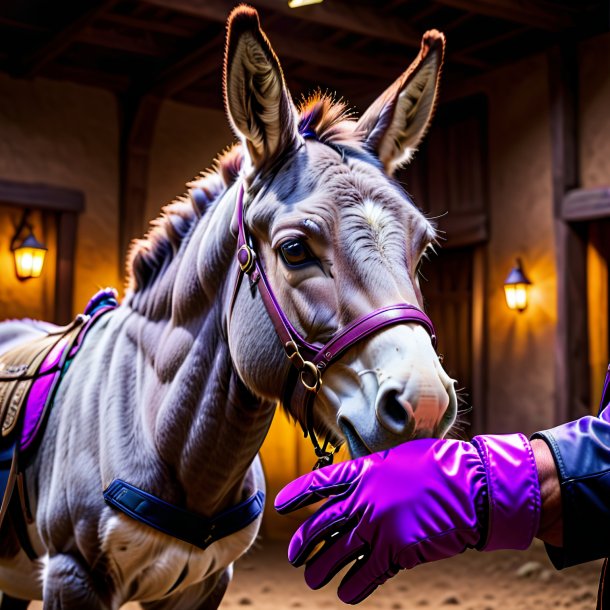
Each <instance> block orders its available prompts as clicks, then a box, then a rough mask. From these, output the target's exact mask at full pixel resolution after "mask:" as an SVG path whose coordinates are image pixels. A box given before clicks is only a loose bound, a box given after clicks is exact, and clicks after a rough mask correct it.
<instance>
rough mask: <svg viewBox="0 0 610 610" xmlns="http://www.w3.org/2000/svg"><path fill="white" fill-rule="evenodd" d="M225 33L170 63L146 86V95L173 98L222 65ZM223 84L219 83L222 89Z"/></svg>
mask: <svg viewBox="0 0 610 610" xmlns="http://www.w3.org/2000/svg"><path fill="white" fill-rule="evenodd" d="M223 50H224V33H221V34H218V35H216V36H214V37H213V38H212V39H211V40H209V41H207V43H206V44H204V45H202V46H200V47H198V48H197V49H195V50H194V51H191V52H189V53H186V54H184V55H183V56H182V57H180V58H178V59H176V60H175V61H173V62H170V65H169V66H168V67H167V68H165V70H162V71H161V72H159V74H157V75H156V76H155V77H154V78H153V79H152V80H151V81H150V82H149V83H147V84H146V85H145V86H144V91H145V94H146V95H154V96H159V97H171V96H172V95H174V94H175V93H177V92H179V91H181V90H183V89H186V88H187V87H188V86H189V85H191V84H193V83H194V82H196V81H198V80H199V79H200V78H202V77H204V76H205V75H206V74H209V73H210V72H211V71H212V70H214V69H215V68H217V67H218V66H221V65H222V52H223ZM220 86H221V83H218V87H219V88H220Z"/></svg>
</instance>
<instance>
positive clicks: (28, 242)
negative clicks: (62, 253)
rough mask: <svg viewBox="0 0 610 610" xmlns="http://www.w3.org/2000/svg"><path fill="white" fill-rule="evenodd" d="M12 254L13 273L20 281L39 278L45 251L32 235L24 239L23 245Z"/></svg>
mask: <svg viewBox="0 0 610 610" xmlns="http://www.w3.org/2000/svg"><path fill="white" fill-rule="evenodd" d="M13 254H14V256H15V271H16V272H17V277H18V278H19V279H20V280H29V279H30V278H33V277H40V274H41V273H42V268H43V266H44V259H45V256H46V254H47V249H46V248H45V247H44V246H43V245H42V244H41V243H39V242H38V241H37V240H36V238H35V237H34V236H33V235H31V234H30V235H29V236H28V237H26V238H25V240H24V241H23V243H22V244H21V245H20V246H18V247H17V248H15V249H14V250H13Z"/></svg>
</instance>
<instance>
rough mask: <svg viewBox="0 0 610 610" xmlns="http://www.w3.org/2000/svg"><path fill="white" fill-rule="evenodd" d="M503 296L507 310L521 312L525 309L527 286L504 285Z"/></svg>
mask: <svg viewBox="0 0 610 610" xmlns="http://www.w3.org/2000/svg"><path fill="white" fill-rule="evenodd" d="M504 295H505V297H506V304H507V305H508V308H509V309H512V310H516V311H523V310H524V309H526V308H527V284H505V285H504Z"/></svg>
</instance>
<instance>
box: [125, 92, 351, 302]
mask: <svg viewBox="0 0 610 610" xmlns="http://www.w3.org/2000/svg"><path fill="white" fill-rule="evenodd" d="M355 124H356V123H355V120H354V118H353V114H352V113H351V112H350V111H349V110H348V108H347V105H346V104H345V102H343V101H336V100H334V99H333V98H332V96H330V95H329V94H326V93H321V92H320V91H317V92H316V93H314V94H313V95H311V96H310V97H309V98H307V99H304V100H303V102H302V104H301V105H300V107H299V133H301V135H303V136H304V137H309V138H315V139H316V140H319V141H320V142H323V143H325V144H352V145H357V143H358V142H357V137H356V136H355V129H354V126H355ZM242 162H243V150H242V145H241V144H240V143H236V144H233V145H232V146H230V147H229V148H227V149H225V150H224V151H223V152H222V153H220V155H219V156H218V157H217V158H216V159H215V160H214V162H213V164H212V167H211V168H210V169H208V170H206V171H205V172H203V173H202V174H201V175H200V176H198V177H197V178H195V179H194V180H192V181H191V182H189V183H188V184H187V188H188V192H187V193H185V194H184V195H181V196H179V197H177V198H176V199H175V200H174V201H172V202H171V203H169V204H168V205H166V206H164V207H163V208H162V209H161V214H160V216H158V217H157V218H155V219H154V220H153V221H151V223H150V228H149V230H148V232H147V234H146V236H145V237H144V238H143V239H135V240H133V241H132V242H131V246H130V248H129V253H128V256H127V282H126V284H127V286H126V287H127V290H128V291H129V292H138V291H142V290H144V289H145V288H147V287H148V286H149V285H150V284H152V283H153V282H154V280H155V278H156V277H157V276H158V274H159V272H160V271H161V270H162V269H164V268H165V267H166V266H167V265H168V264H169V263H170V262H171V260H172V259H173V258H174V256H175V255H176V253H177V252H178V250H179V248H180V245H181V244H182V241H183V240H184V238H185V236H187V235H188V234H189V233H190V232H191V230H192V228H193V227H194V225H195V224H196V223H197V222H198V221H199V219H200V218H201V217H202V216H204V215H205V213H206V212H207V210H208V209H209V208H210V207H211V205H212V203H214V202H215V201H216V200H217V199H218V198H219V197H221V196H222V195H223V194H224V193H225V192H226V190H227V189H228V188H229V187H230V186H231V185H232V184H233V183H234V182H235V181H236V180H237V177H238V176H239V171H240V169H241V166H242Z"/></svg>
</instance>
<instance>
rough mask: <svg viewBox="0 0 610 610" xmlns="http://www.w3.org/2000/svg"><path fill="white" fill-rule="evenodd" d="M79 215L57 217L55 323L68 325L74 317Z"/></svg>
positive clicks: (66, 213) (68, 214) (65, 213)
mask: <svg viewBox="0 0 610 610" xmlns="http://www.w3.org/2000/svg"><path fill="white" fill-rule="evenodd" d="M77 226H78V214H76V213H75V212H61V213H59V214H58V215H57V266H56V270H55V320H54V321H55V323H56V324H67V323H68V322H69V321H70V320H71V319H72V317H73V312H72V297H73V292H74V253H75V250H76V232H77Z"/></svg>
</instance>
